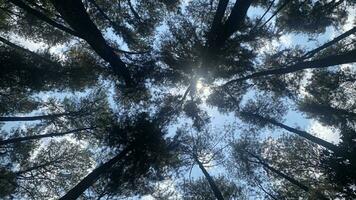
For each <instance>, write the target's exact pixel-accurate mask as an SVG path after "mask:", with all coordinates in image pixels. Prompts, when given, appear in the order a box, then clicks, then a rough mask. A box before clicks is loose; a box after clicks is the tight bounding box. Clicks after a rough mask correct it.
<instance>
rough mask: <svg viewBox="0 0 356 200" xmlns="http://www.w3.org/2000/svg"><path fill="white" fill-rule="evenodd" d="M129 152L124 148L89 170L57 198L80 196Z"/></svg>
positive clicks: (75, 197) (65, 198) (70, 199)
mask: <svg viewBox="0 0 356 200" xmlns="http://www.w3.org/2000/svg"><path fill="white" fill-rule="evenodd" d="M128 152H129V148H126V149H124V150H123V151H121V152H120V153H119V154H118V155H116V156H115V157H113V158H112V159H110V160H109V161H107V162H106V163H104V164H102V165H100V166H99V167H97V168H95V169H94V170H93V171H92V172H90V173H89V174H88V175H87V176H86V177H85V178H84V179H82V180H81V181H80V182H79V183H78V184H77V185H76V186H74V187H73V188H72V189H71V190H69V191H68V192H67V194H65V195H64V196H63V197H61V198H60V199H59V200H74V199H77V198H79V197H80V195H82V194H83V193H84V191H85V190H87V189H88V188H89V187H90V186H92V185H93V184H94V183H95V182H96V181H97V180H98V179H99V178H100V176H101V175H103V174H104V173H106V172H108V170H109V169H110V168H111V167H112V166H113V165H114V164H115V163H117V162H118V161H119V160H121V159H122V158H123V157H125V156H126V154H127V153H128Z"/></svg>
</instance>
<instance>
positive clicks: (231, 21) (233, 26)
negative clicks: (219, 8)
mask: <svg viewBox="0 0 356 200" xmlns="http://www.w3.org/2000/svg"><path fill="white" fill-rule="evenodd" d="M251 3H252V0H236V2H235V4H234V7H233V8H232V10H231V14H230V16H229V17H228V19H227V20H226V22H225V24H224V27H223V30H222V35H221V39H220V40H221V41H222V42H223V43H225V41H226V40H227V39H228V38H229V37H230V36H231V35H232V34H233V33H235V32H236V31H238V30H239V29H240V27H241V25H243V23H244V21H245V19H246V14H247V10H248V9H249V7H250V6H251ZM218 40H219V39H218ZM218 42H219V41H218Z"/></svg>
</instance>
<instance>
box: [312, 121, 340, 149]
mask: <svg viewBox="0 0 356 200" xmlns="http://www.w3.org/2000/svg"><path fill="white" fill-rule="evenodd" d="M308 132H310V133H312V134H313V135H315V136H317V137H320V138H321V139H323V140H326V141H328V142H331V143H334V144H338V143H339V142H340V134H339V133H338V131H337V130H335V129H332V128H331V127H328V126H324V125H323V124H321V123H320V122H318V121H316V120H311V121H310V124H309V128H308Z"/></svg>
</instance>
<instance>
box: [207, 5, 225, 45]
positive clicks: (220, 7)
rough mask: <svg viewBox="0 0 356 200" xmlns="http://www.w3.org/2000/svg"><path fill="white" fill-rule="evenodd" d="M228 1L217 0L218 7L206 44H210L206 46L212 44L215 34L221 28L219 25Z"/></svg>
mask: <svg viewBox="0 0 356 200" xmlns="http://www.w3.org/2000/svg"><path fill="white" fill-rule="evenodd" d="M228 3H229V0H219V3H218V7H217V9H216V11H215V14H214V19H213V23H212V25H211V27H210V30H209V33H208V44H210V45H208V46H212V44H213V43H214V41H215V38H216V35H217V34H218V31H219V30H220V29H221V26H222V25H223V23H222V20H223V18H224V15H225V10H226V7H227V4H228Z"/></svg>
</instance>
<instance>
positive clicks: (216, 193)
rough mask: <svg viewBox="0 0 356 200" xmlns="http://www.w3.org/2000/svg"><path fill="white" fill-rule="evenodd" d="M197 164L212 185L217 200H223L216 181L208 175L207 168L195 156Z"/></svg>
mask: <svg viewBox="0 0 356 200" xmlns="http://www.w3.org/2000/svg"><path fill="white" fill-rule="evenodd" d="M193 157H194V160H195V162H197V163H198V166H199V168H200V169H201V171H202V172H203V174H204V176H205V178H206V179H207V180H208V183H209V185H210V188H211V190H212V191H213V193H214V196H215V197H216V199H218V200H223V199H224V197H223V195H222V194H221V191H220V190H219V188H218V186H217V185H216V184H215V181H214V180H213V178H212V177H211V176H210V174H209V173H208V171H206V169H205V167H204V166H203V164H202V163H201V162H200V161H199V159H198V157H197V156H196V155H194V156H193Z"/></svg>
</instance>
